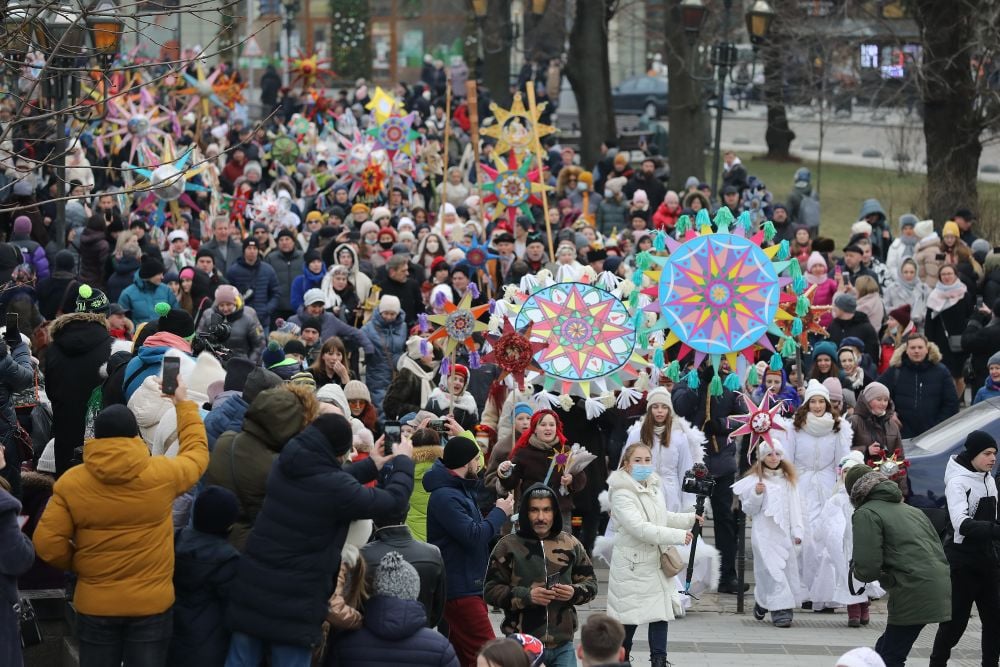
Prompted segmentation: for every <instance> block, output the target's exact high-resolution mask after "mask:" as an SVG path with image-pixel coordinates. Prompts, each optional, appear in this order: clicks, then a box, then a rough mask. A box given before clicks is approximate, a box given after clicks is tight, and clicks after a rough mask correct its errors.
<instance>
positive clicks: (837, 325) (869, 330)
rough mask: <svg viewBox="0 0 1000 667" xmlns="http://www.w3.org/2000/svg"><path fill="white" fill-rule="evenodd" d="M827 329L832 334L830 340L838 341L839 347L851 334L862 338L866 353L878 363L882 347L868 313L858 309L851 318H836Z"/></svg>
mask: <svg viewBox="0 0 1000 667" xmlns="http://www.w3.org/2000/svg"><path fill="white" fill-rule="evenodd" d="M826 330H827V331H828V332H829V334H830V340H832V341H833V342H834V343H836V344H837V346H838V347H839V346H840V343H841V341H843V340H844V339H845V338H848V337H849V336H854V337H855V338H860V339H861V342H862V343H864V344H865V354H867V355H868V356H870V357H871V358H872V360H873V361H874V362H875V364H876V365H878V362H879V355H880V354H881V352H882V348H881V346H880V345H879V344H878V332H877V331H875V327H873V326H872V323H871V320H869V319H868V316H867V315H865V314H864V313H862V312H860V311H858V312H856V313H854V317H853V318H851V319H849V320H841V319H837V318H834V320H833V321H832V322H830V326H828V327H827V328H826Z"/></svg>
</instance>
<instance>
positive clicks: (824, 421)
mask: <svg viewBox="0 0 1000 667" xmlns="http://www.w3.org/2000/svg"><path fill="white" fill-rule="evenodd" d="M802 430H803V431H805V432H806V433H808V434H809V435H812V436H815V437H817V438H822V437H823V436H825V435H830V434H831V433H832V432H833V415H831V414H830V413H829V412H824V413H823V416H821V417H817V416H816V415H814V414H813V413H811V412H808V413H806V423H805V424H804V425H803V426H802Z"/></svg>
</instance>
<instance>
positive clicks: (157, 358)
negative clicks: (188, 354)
mask: <svg viewBox="0 0 1000 667" xmlns="http://www.w3.org/2000/svg"><path fill="white" fill-rule="evenodd" d="M154 335H156V336H172V335H173V334H163V333H158V334H154ZM172 349H175V348H172V347H170V346H169V345H149V346H143V347H140V348H139V351H138V352H137V353H136V355H135V356H134V357H132V360H131V361H129V362H128V365H127V366H126V367H125V375H124V377H123V378H122V389H123V390H124V392H125V402H126V403H128V401H129V399H130V398H132V394H134V393H135V392H136V390H137V389H138V388H139V387H140V386H141V385H142V382H143V380H145V379H146V378H148V377H150V376H151V375H159V373H160V365H161V364H162V363H163V355H165V354H166V353H167V351H168V350H172Z"/></svg>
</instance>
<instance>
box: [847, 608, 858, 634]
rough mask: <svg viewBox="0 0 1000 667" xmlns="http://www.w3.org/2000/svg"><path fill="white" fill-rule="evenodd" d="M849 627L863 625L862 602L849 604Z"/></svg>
mask: <svg viewBox="0 0 1000 667" xmlns="http://www.w3.org/2000/svg"><path fill="white" fill-rule="evenodd" d="M847 627H849V628H860V627H861V603H858V604H849V605H847Z"/></svg>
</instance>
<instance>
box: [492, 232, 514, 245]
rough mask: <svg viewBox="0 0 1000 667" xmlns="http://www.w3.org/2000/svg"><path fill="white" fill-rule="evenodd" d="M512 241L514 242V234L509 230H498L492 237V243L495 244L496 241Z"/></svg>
mask: <svg viewBox="0 0 1000 667" xmlns="http://www.w3.org/2000/svg"><path fill="white" fill-rule="evenodd" d="M513 242H514V235H513V234H511V233H510V232H500V233H499V234H497V235H496V236H494V237H493V243H494V244H496V243H513Z"/></svg>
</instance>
